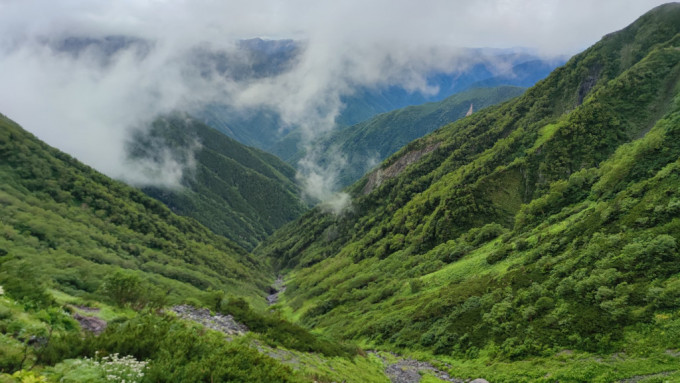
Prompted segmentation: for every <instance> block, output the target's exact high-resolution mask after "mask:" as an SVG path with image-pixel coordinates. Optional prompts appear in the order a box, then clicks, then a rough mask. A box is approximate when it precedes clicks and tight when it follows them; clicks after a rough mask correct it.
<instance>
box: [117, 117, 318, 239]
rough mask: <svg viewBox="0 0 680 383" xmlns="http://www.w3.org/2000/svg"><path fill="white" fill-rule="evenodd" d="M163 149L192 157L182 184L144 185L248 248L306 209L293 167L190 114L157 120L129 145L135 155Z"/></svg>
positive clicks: (151, 154) (150, 156) (149, 155)
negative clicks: (173, 186) (174, 185)
mask: <svg viewBox="0 0 680 383" xmlns="http://www.w3.org/2000/svg"><path fill="white" fill-rule="evenodd" d="M163 149H169V150H171V151H172V152H174V153H189V156H191V157H192V158H191V163H192V164H193V166H192V167H191V168H190V169H188V171H186V172H185V174H183V178H182V181H181V184H182V185H181V186H182V188H159V187H145V188H143V189H142V190H143V191H144V192H145V193H147V194H148V195H150V196H152V197H154V198H157V199H158V200H160V201H161V202H163V203H165V204H166V205H167V206H169V207H170V208H171V209H172V210H173V211H174V212H175V213H177V214H181V215H185V216H189V217H192V218H195V219H196V220H197V221H199V222H200V223H202V224H204V225H205V226H207V227H208V228H210V229H211V230H213V231H214V232H215V233H217V234H219V235H222V236H225V237H227V238H229V239H231V240H232V241H234V242H236V243H238V244H239V245H240V246H242V247H244V248H245V249H247V250H251V249H252V248H254V247H255V246H256V245H257V244H258V243H259V242H260V241H261V240H262V239H264V238H265V237H266V236H268V235H269V234H271V233H272V232H273V231H274V230H275V229H277V228H279V227H280V226H281V225H283V224H284V223H286V222H289V221H291V220H293V219H295V218H297V217H299V216H300V214H302V212H304V211H305V210H306V207H305V206H304V205H303V203H302V201H301V199H300V189H299V187H298V185H297V183H296V181H295V170H294V169H293V168H292V167H290V166H289V165H287V164H286V163H284V162H282V161H281V160H279V159H278V158H276V157H275V156H273V155H271V154H268V153H265V152H263V151H261V150H258V149H254V148H250V147H247V146H244V145H242V144H240V143H238V142H236V141H235V140H233V139H231V138H229V137H227V136H225V135H223V134H222V133H220V132H218V131H216V130H214V129H212V128H210V127H208V126H206V125H204V124H202V123H201V122H199V121H197V120H195V119H193V118H191V117H189V116H182V115H174V116H168V117H164V118H160V119H158V120H156V121H155V122H154V124H153V126H152V127H151V129H149V130H147V131H143V132H142V133H139V134H138V135H137V136H136V137H135V138H134V141H132V142H131V143H130V148H129V151H130V155H131V157H133V158H137V159H139V158H142V159H153V157H154V156H155V155H157V153H158V152H159V151H161V150H163Z"/></svg>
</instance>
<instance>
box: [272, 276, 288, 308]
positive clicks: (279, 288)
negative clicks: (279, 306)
mask: <svg viewBox="0 0 680 383" xmlns="http://www.w3.org/2000/svg"><path fill="white" fill-rule="evenodd" d="M267 291H268V292H269V293H270V294H269V295H268V296H267V303H269V305H270V306H271V305H273V304H274V303H276V302H277V301H278V300H279V294H281V293H283V292H284V291H286V286H285V285H284V284H283V277H282V276H279V277H278V278H277V279H276V281H275V282H274V284H273V285H271V286H270V287H269V289H268V290H267Z"/></svg>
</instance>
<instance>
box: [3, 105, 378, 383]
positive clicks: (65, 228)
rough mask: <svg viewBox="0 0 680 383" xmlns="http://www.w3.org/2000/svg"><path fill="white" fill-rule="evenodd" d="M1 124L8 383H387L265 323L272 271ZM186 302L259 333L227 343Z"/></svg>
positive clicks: (281, 323) (295, 329) (339, 354)
mask: <svg viewBox="0 0 680 383" xmlns="http://www.w3.org/2000/svg"><path fill="white" fill-rule="evenodd" d="M0 118H1V120H0V156H1V158H2V161H1V162H0V176H1V178H2V180H3V182H2V184H1V185H0V216H1V217H2V220H1V222H0V225H1V226H0V228H1V231H0V381H3V382H5V381H7V382H15V381H19V382H28V381H40V380H35V379H47V380H48V381H55V382H56V381H62V382H82V381H91V382H105V381H110V379H109V378H107V376H111V375H114V376H117V377H118V378H117V379H118V380H121V379H126V381H132V382H137V381H148V382H159V381H206V382H210V381H241V382H251V381H267V382H288V381H291V382H297V381H309V380H312V379H320V380H329V381H330V380H336V379H340V380H342V379H347V378H348V377H351V376H358V377H362V378H361V379H359V380H356V381H361V380H365V381H384V379H385V378H384V374H383V373H382V369H381V365H380V364H379V363H377V361H376V360H374V359H371V358H366V357H365V356H361V355H359V350H358V348H357V347H356V346H351V345H347V344H340V343H338V342H336V341H334V340H331V339H328V338H325V337H323V336H320V335H318V334H312V333H310V332H309V331H308V330H307V329H305V328H303V327H300V326H299V325H295V324H292V323H290V322H288V321H286V320H284V319H283V318H281V317H280V316H277V315H274V314H271V313H268V312H264V310H263V307H264V299H262V295H263V294H265V291H266V290H267V288H268V283H269V281H271V279H272V277H273V276H272V273H271V268H270V267H269V266H268V265H267V263H265V262H261V261H258V260H257V259H255V258H253V257H252V256H250V255H249V254H247V253H246V252H245V251H244V250H243V249H241V248H240V247H238V246H237V245H236V244H234V243H233V242H231V241H229V240H228V239H225V238H224V237H221V236H218V235H216V234H214V233H212V232H211V231H210V230H208V229H207V228H205V227H203V226H201V225H200V224H199V223H197V222H196V221H194V220H192V219H190V218H183V217H180V216H177V215H175V214H174V213H172V212H171V211H170V210H169V209H168V208H167V207H165V206H164V205H162V204H161V203H159V202H158V201H156V200H154V199H152V198H150V197H148V196H146V195H144V194H143V193H141V192H140V191H137V190H135V189H133V188H131V187H129V186H127V185H125V184H123V183H120V182H117V181H114V180H111V179H109V178H107V177H105V176H103V175H101V174H100V173H98V172H96V171H94V170H93V169H91V168H89V167H87V166H85V165H83V164H81V163H79V162H78V161H76V160H74V159H73V158H71V157H69V156H68V155H66V154H64V153H61V152H59V151H57V150H55V149H53V148H50V147H49V146H47V145H45V144H44V143H42V142H40V141H38V140H37V139H36V138H35V137H34V136H32V135H31V134H30V133H27V132H26V131H24V130H23V129H21V128H20V127H19V126H18V125H16V124H15V123H13V122H12V121H10V120H9V119H7V118H6V117H4V116H2V117H0ZM177 303H189V304H192V305H194V306H198V307H201V306H202V307H208V308H210V309H212V310H215V311H218V312H222V313H230V314H232V315H233V316H234V317H235V318H236V319H237V320H239V321H241V322H242V323H245V324H246V326H248V327H249V328H250V330H251V331H250V332H249V333H248V334H247V335H245V336H234V337H230V338H229V339H225V335H224V334H222V333H218V332H214V331H212V330H206V329H204V328H203V327H202V326H200V325H197V324H195V323H192V322H188V321H186V320H179V319H177V318H176V317H175V316H174V315H171V314H167V313H164V311H165V310H167V307H168V306H170V305H174V304H177ZM78 316H81V317H82V316H87V317H94V318H98V320H100V321H106V322H108V326H107V327H106V330H105V331H104V332H103V333H102V334H101V335H97V336H95V335H93V334H92V333H89V332H87V331H83V330H81V325H79V323H78V322H77V321H76V319H77V318H78ZM277 352H278V353H285V354H284V355H285V356H289V358H293V359H294V360H296V361H297V360H305V363H304V365H301V363H297V362H296V363H297V364H295V365H293V366H291V367H289V366H286V365H284V364H283V362H282V361H281V360H282V359H283V358H282V357H279V358H278V359H277V358H274V357H272V356H270V355H278V354H276V353H277ZM311 353H314V354H311ZM315 355H320V356H315ZM112 369H113V370H112ZM114 370H115V371H114ZM359 371H362V372H359ZM140 373H143V374H144V375H140ZM364 378H365V379H364ZM32 379H33V380H32ZM43 381H44V380H43Z"/></svg>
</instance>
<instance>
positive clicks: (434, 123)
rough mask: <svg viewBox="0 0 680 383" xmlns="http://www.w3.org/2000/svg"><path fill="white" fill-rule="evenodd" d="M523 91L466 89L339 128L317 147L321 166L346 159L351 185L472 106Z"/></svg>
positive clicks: (346, 181)
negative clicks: (390, 157) (440, 98)
mask: <svg viewBox="0 0 680 383" xmlns="http://www.w3.org/2000/svg"><path fill="white" fill-rule="evenodd" d="M523 92H524V88H520V87H514V86H500V87H496V88H475V89H471V90H467V91H464V92H460V93H456V94H454V95H453V96H450V97H448V98H446V99H444V100H442V101H438V102H431V103H427V104H423V105H416V106H409V107H406V108H402V109H398V110H395V111H392V112H388V113H383V114H379V115H377V116H375V117H373V118H370V119H368V120H366V121H363V122H360V123H358V124H355V125H352V126H348V127H345V128H342V129H337V130H335V131H333V132H332V134H330V135H328V136H324V137H322V138H321V139H320V140H319V141H317V142H316V143H315V144H314V146H315V147H317V148H321V149H320V150H319V152H320V153H323V154H322V155H321V158H320V161H321V163H326V162H330V161H335V157H334V156H335V155H336V154H338V153H342V154H343V155H344V156H346V158H347V160H348V163H347V164H346V166H344V168H343V169H342V170H341V171H340V174H339V184H340V186H348V185H350V184H352V183H353V182H354V181H356V180H358V179H359V178H361V177H362V176H363V175H364V174H365V173H366V172H367V171H369V170H371V168H373V167H374V166H375V164H376V163H379V162H380V161H382V160H384V159H386V158H387V157H389V156H390V155H391V154H393V153H394V152H396V151H397V150H399V148H401V147H402V146H404V145H406V144H407V143H409V142H411V141H413V140H415V139H417V138H420V137H422V136H424V135H426V134H428V133H431V132H433V131H434V130H436V129H438V128H440V127H441V126H444V125H446V124H449V123H451V122H454V121H456V120H459V119H461V118H463V117H465V114H466V113H467V112H468V110H469V108H470V105H473V106H474V110H475V111H478V110H480V109H483V108H486V107H488V106H490V105H494V104H499V103H501V102H504V101H506V100H508V99H511V98H513V97H517V96H519V95H520V94H522V93H523ZM303 154H304V153H302V152H300V153H298V154H297V156H295V157H293V158H292V159H290V160H288V162H290V163H293V162H295V161H296V159H299V158H301V157H302V156H303Z"/></svg>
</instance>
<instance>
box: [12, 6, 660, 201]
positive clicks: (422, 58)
mask: <svg viewBox="0 0 680 383" xmlns="http://www.w3.org/2000/svg"><path fill="white" fill-rule="evenodd" d="M661 3H662V2H661V1H652V0H649V1H646V0H643V1H641V0H635V1H633V0H629V1H619V0H606V1H598V2H591V1H585V0H584V1H539V0H534V1H523V0H522V1H520V0H483V1H465V2H464V1H444V0H432V1H423V2H417V3H416V2H410V1H387V0H376V1H370V2H363V1H361V2H360V1H346V2H332V3H327V2H318V1H317V2H315V1H287V2H285V3H283V2H280V1H274V0H260V1H251V2H248V3H247V4H246V3H236V2H219V1H210V0H198V1H181V0H177V1H162V0H147V1H133V0H121V1H116V2H111V1H104V0H98V1H90V0H87V1H85V0H60V1H47V0H45V1H30V0H0V68H2V70H0V84H2V89H3V91H2V92H0V113H3V114H5V115H7V116H8V117H10V118H12V119H14V120H15V121H17V122H18V123H19V124H21V125H22V126H24V127H25V128H26V129H27V130H29V131H30V132H32V133H34V134H36V135H37V136H38V137H39V138H40V139H42V140H44V141H46V142H47V143H48V144H50V145H53V146H55V147H57V148H59V149H61V150H63V151H65V152H67V153H69V154H71V155H73V156H74V157H76V158H78V159H79V160H81V161H83V162H85V163H86V164H88V165H90V166H93V167H94V168H96V169H97V170H99V171H101V172H103V173H105V174H107V175H109V176H111V177H114V178H118V179H122V180H124V181H126V182H129V183H132V184H135V185H139V186H144V185H155V186H165V187H178V186H179V185H180V180H181V178H182V176H183V174H184V173H185V172H186V171H190V170H191V168H192V166H193V161H192V160H191V159H192V155H191V153H188V154H187V153H184V154H183V155H182V156H173V155H172V153H169V152H168V153H159V155H157V156H156V158H158V159H159V160H158V161H154V162H148V161H147V162H145V163H142V162H139V161H131V160H130V159H129V158H128V157H127V156H126V151H125V148H126V142H127V141H128V140H129V139H130V137H131V135H132V134H133V132H135V131H138V130H139V129H144V127H145V126H148V125H150V123H151V122H152V121H153V120H154V119H155V118H156V117H158V116H161V115H164V114H168V113H171V112H173V111H184V112H188V113H192V112H193V111H196V110H198V109H200V108H201V107H203V106H204V105H206V104H208V103H221V104H225V105H229V106H231V107H233V108H237V109H238V108H243V109H248V108H260V107H266V108H269V109H271V110H274V111H275V112H276V113H278V114H279V115H280V117H281V120H282V121H283V126H282V129H286V128H287V127H293V126H295V127H299V128H301V132H302V135H303V144H304V145H311V143H312V142H313V141H314V139H315V138H316V137H318V136H319V135H320V134H324V133H326V132H328V131H329V130H331V129H333V128H334V126H335V117H336V116H337V115H338V113H339V112H340V111H341V110H342V108H343V104H342V102H341V99H342V97H343V96H347V95H351V94H352V92H353V91H354V90H355V89H357V88H358V87H368V88H371V87H374V88H378V87H381V86H388V85H399V86H402V87H404V88H405V89H407V90H409V91H413V92H422V93H423V94H432V93H435V92H437V89H436V88H433V87H432V86H430V85H429V84H428V82H427V75H428V74H430V73H434V72H447V73H451V72H454V71H457V70H463V69H465V68H466V67H468V66H470V65H474V64H475V63H476V62H478V61H476V60H478V59H479V58H475V57H474V56H471V55H469V54H466V52H467V50H465V49H464V48H465V47H488V48H513V47H527V48H530V49H532V50H533V51H534V52H536V53H537V54H539V55H543V56H545V57H550V56H553V55H557V54H573V53H576V52H578V51H580V50H582V49H584V48H586V47H587V46H589V45H591V44H593V43H594V42H596V41H597V40H598V39H599V38H600V37H601V36H602V35H604V34H606V33H609V32H612V31H614V30H617V29H620V28H623V27H625V26H626V25H627V24H629V23H630V22H632V21H634V20H635V18H637V17H638V16H640V15H641V14H642V13H644V12H645V11H647V10H649V9H651V8H652V7H653V6H655V5H658V4H661ZM112 37H113V38H112ZM255 37H261V38H266V39H293V40H295V41H297V42H299V43H300V47H301V49H300V52H299V54H298V55H297V56H296V58H295V60H294V62H293V64H294V65H292V66H291V67H290V68H286V69H285V70H282V71H281V72H279V73H275V74H273V75H269V76H240V77H239V76H234V75H231V74H230V73H225V72H224V70H220V69H219V68H217V67H215V66H210V65H204V64H205V63H203V62H200V58H201V55H199V54H197V52H199V51H201V50H202V51H207V52H220V54H225V55H228V56H229V57H232V58H235V60H236V62H239V61H238V58H239V57H242V58H243V57H244V56H243V55H244V53H243V51H242V49H241V47H240V46H239V41H242V40H243V39H250V38H255ZM68 39H75V40H70V41H71V42H72V44H71V46H68V44H67V46H64V42H65V41H69V40H68ZM88 39H89V40H88ZM107 39H108V40H107ZM87 41H90V43H87ZM244 60H245V61H244ZM241 63H246V64H247V58H243V60H241ZM496 64H497V65H496V66H495V68H496V70H497V71H498V72H499V73H500V72H503V71H507V70H508V67H507V63H505V62H498V63H496ZM197 147H198V146H196V147H195V148H194V149H196V148H197ZM307 149H308V150H307V153H309V154H308V155H307V157H306V158H304V159H303V160H302V161H301V162H300V163H299V166H298V172H299V174H298V179H299V181H300V184H301V185H302V186H303V188H304V190H305V195H306V196H308V197H309V198H310V199H312V200H319V201H330V202H328V203H327V204H326V205H327V206H329V209H330V210H332V211H341V210H343V209H344V208H345V206H344V205H345V204H346V203H347V201H349V198H348V197H347V196H346V195H343V194H336V187H335V179H334V177H335V175H336V174H337V169H338V167H340V166H342V165H343V161H344V159H343V156H342V153H338V154H337V156H336V157H335V158H336V160H335V161H331V164H330V165H327V166H320V165H319V164H318V162H317V161H316V157H315V156H316V155H315V153H314V149H313V147H311V146H309V147H307Z"/></svg>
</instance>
